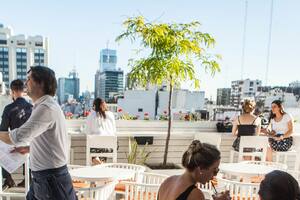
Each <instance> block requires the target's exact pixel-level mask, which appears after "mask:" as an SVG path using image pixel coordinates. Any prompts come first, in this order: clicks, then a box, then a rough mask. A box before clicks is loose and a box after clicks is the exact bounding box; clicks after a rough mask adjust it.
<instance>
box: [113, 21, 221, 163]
mask: <svg viewBox="0 0 300 200" xmlns="http://www.w3.org/2000/svg"><path fill="white" fill-rule="evenodd" d="M123 24H124V26H125V30H124V32H123V33H121V34H120V35H119V36H118V37H117V38H116V41H120V40H123V39H127V38H129V39H130V40H131V41H135V40H136V39H139V42H140V46H141V47H142V49H141V51H143V50H146V51H145V54H147V53H148V55H147V56H145V57H138V56H137V57H136V59H130V60H129V66H130V67H131V68H132V70H131V71H130V73H129V79H130V80H134V81H136V82H138V83H139V84H141V85H143V86H144V87H146V86H147V85H148V84H149V83H151V84H154V85H162V83H163V82H164V83H168V86H169V88H168V90H169V98H168V110H167V113H168V132H167V138H166V144H165V151H164V157H163V162H162V167H166V165H167V157H168V148H169V141H170V135H171V126H172V110H171V106H172V105H171V102H172V92H173V88H174V87H179V86H180V84H181V83H182V82H187V81H190V82H192V83H193V86H194V87H195V88H199V84H200V80H199V79H198V78H197V76H196V66H195V64H194V60H197V61H198V62H199V66H201V67H204V68H205V69H206V71H208V70H209V71H210V72H211V74H212V75H213V74H214V73H215V72H217V71H219V70H220V68H219V64H218V62H217V60H218V59H219V58H220V56H218V55H214V54H211V53H210V50H209V49H210V48H211V47H213V46H214V44H215V40H214V38H213V37H212V36H211V35H210V34H208V33H203V32H201V31H199V29H198V28H199V26H200V23H199V22H198V21H194V22H191V23H153V22H146V21H145V19H144V17H142V16H138V17H133V18H128V19H127V20H125V21H124V23H123ZM141 51H138V53H139V52H141Z"/></svg>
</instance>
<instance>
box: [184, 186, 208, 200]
mask: <svg viewBox="0 0 300 200" xmlns="http://www.w3.org/2000/svg"><path fill="white" fill-rule="evenodd" d="M187 200H205V197H204V194H203V192H202V191H201V190H200V189H198V188H195V189H194V190H192V192H191V193H190V195H189V197H188V199H187Z"/></svg>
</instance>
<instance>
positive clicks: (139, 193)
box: [121, 173, 168, 200]
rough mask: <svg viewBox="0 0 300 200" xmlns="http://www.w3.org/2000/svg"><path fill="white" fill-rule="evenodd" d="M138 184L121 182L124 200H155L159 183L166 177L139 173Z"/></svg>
mask: <svg viewBox="0 0 300 200" xmlns="http://www.w3.org/2000/svg"><path fill="white" fill-rule="evenodd" d="M141 175H142V177H143V178H142V180H141V181H140V182H132V181H122V182H121V183H123V184H124V185H125V199H124V200H135V199H139V200H156V199H157V195H158V189H159V187H160V185H161V183H162V182H163V181H164V180H165V179H166V178H167V177H168V176H166V175H161V174H153V173H141Z"/></svg>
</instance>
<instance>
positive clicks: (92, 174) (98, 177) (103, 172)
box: [70, 166, 135, 183]
mask: <svg viewBox="0 0 300 200" xmlns="http://www.w3.org/2000/svg"><path fill="white" fill-rule="evenodd" d="M70 175H71V177H72V179H74V180H79V181H90V182H103V183H105V182H109V181H114V180H118V181H121V180H127V179H132V178H134V176H135V171H134V170H130V169H120V168H103V167H101V166H93V167H83V168H78V169H73V170H70Z"/></svg>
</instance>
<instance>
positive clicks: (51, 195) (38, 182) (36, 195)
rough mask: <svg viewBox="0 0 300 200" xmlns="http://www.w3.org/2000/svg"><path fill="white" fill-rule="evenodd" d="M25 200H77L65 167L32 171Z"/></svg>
mask: <svg viewBox="0 0 300 200" xmlns="http://www.w3.org/2000/svg"><path fill="white" fill-rule="evenodd" d="M31 174H32V182H31V185H30V189H29V192H28V193H27V196H26V200H50V199H51V200H77V196H76V193H75V190H74V188H73V184H72V179H71V176H70V174H69V172H68V168H67V166H66V165H65V166H63V167H59V168H55V169H47V170H42V171H32V172H31Z"/></svg>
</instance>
